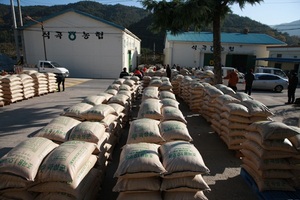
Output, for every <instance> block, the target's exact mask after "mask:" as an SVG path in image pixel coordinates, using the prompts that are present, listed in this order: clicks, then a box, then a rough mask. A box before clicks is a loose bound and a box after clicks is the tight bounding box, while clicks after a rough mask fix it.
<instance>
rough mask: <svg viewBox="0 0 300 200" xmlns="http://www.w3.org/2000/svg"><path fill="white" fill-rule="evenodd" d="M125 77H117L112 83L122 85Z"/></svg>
mask: <svg viewBox="0 0 300 200" xmlns="http://www.w3.org/2000/svg"><path fill="white" fill-rule="evenodd" d="M125 80H126V79H124V78H117V79H115V80H114V81H113V84H119V85H122V84H123V83H124V81H125Z"/></svg>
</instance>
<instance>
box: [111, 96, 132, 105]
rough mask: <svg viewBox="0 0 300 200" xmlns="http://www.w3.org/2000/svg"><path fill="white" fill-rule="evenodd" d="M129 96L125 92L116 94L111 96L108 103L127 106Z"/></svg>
mask: <svg viewBox="0 0 300 200" xmlns="http://www.w3.org/2000/svg"><path fill="white" fill-rule="evenodd" d="M128 100H129V97H128V96H127V95H125V94H116V95H114V96H113V97H111V98H110V99H109V101H108V104H110V103H118V104H120V105H122V106H126V105H127V104H128Z"/></svg>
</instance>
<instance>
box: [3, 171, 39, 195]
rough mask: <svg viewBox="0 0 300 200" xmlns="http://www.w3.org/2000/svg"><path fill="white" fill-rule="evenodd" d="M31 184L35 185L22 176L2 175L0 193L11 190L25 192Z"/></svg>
mask: <svg viewBox="0 0 300 200" xmlns="http://www.w3.org/2000/svg"><path fill="white" fill-rule="evenodd" d="M31 184H34V182H31V181H28V180H26V179H25V178H22V177H21V176H17V175H13V174H5V173H0V191H6V190H10V189H14V190H25V188H27V187H29V185H31Z"/></svg>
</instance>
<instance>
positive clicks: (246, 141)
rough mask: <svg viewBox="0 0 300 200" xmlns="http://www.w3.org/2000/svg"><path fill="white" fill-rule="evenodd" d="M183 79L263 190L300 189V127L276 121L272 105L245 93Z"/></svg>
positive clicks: (200, 110) (219, 133)
mask: <svg viewBox="0 0 300 200" xmlns="http://www.w3.org/2000/svg"><path fill="white" fill-rule="evenodd" d="M182 80H185V82H188V81H189V82H190V83H191V84H190V85H191V87H190V88H189V87H186V86H185V87H184V85H186V83H185V82H184V81H181V84H180V86H181V87H184V88H185V90H189V92H190V93H191V94H194V93H195V94H196V93H198V97H199V102H200V103H199V105H198V106H199V107H197V110H198V112H199V113H200V114H201V115H202V116H203V117H204V118H205V119H206V120H207V121H208V122H210V123H211V126H212V128H213V129H214V131H215V132H216V133H218V135H219V136H220V138H221V139H222V140H223V141H224V142H225V143H226V144H227V147H228V148H229V149H232V150H239V151H240V152H241V153H242V155H243V157H242V161H243V165H242V167H243V169H245V170H246V171H247V172H248V173H249V174H250V175H251V176H252V177H253V178H254V180H255V182H256V184H257V186H258V188H259V190H260V191H266V190H283V191H295V190H296V189H299V188H300V187H299V186H300V185H299V183H300V181H299V177H300V176H299V170H300V168H299V163H300V160H299V158H300V152H299V150H300V148H299V144H300V136H299V135H300V129H299V128H297V127H293V126H288V125H286V124H284V123H282V122H276V121H273V120H272V118H271V117H272V116H273V113H272V112H271V111H270V110H269V109H268V107H267V106H265V105H264V104H263V103H261V102H259V101H256V100H254V99H253V98H252V97H250V96H249V95H247V94H245V93H241V92H235V91H233V90H232V89H231V88H229V87H227V86H225V85H222V84H218V85H215V86H212V85H210V84H208V83H205V82H197V81H198V80H197V79H196V80H195V79H193V80H191V79H190V78H185V77H184V78H183V79H182ZM187 80H188V81H187ZM195 81H196V82H197V83H195ZM195 90H197V92H196V91H195ZM200 99H201V100H200ZM187 103H188V104H190V103H191V102H187ZM197 103H198V102H197Z"/></svg>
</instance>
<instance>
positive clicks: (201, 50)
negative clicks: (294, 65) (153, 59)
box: [164, 32, 286, 72]
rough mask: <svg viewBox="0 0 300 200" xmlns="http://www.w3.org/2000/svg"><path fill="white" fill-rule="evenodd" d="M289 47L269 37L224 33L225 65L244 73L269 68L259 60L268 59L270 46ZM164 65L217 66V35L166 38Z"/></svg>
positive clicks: (257, 34) (222, 58)
mask: <svg viewBox="0 0 300 200" xmlns="http://www.w3.org/2000/svg"><path fill="white" fill-rule="evenodd" d="M275 45H276V46H279V45H286V44H285V43H284V42H282V41H280V40H277V39H275V38H273V37H271V36H268V35H266V34H259V33H221V46H222V54H221V64H222V65H223V66H227V67H235V68H236V69H238V70H239V71H241V72H245V71H247V69H249V68H253V67H254V66H256V65H266V63H267V62H266V61H264V60H258V61H256V58H257V57H267V56H268V55H269V51H268V50H267V46H269V47H270V46H275ZM164 54H165V60H164V64H169V65H171V66H172V65H174V64H175V65H179V66H181V67H204V66H209V65H214V59H213V34H212V33H209V32H185V33H182V34H177V35H172V34H170V33H167V35H166V38H165V49H164Z"/></svg>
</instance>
